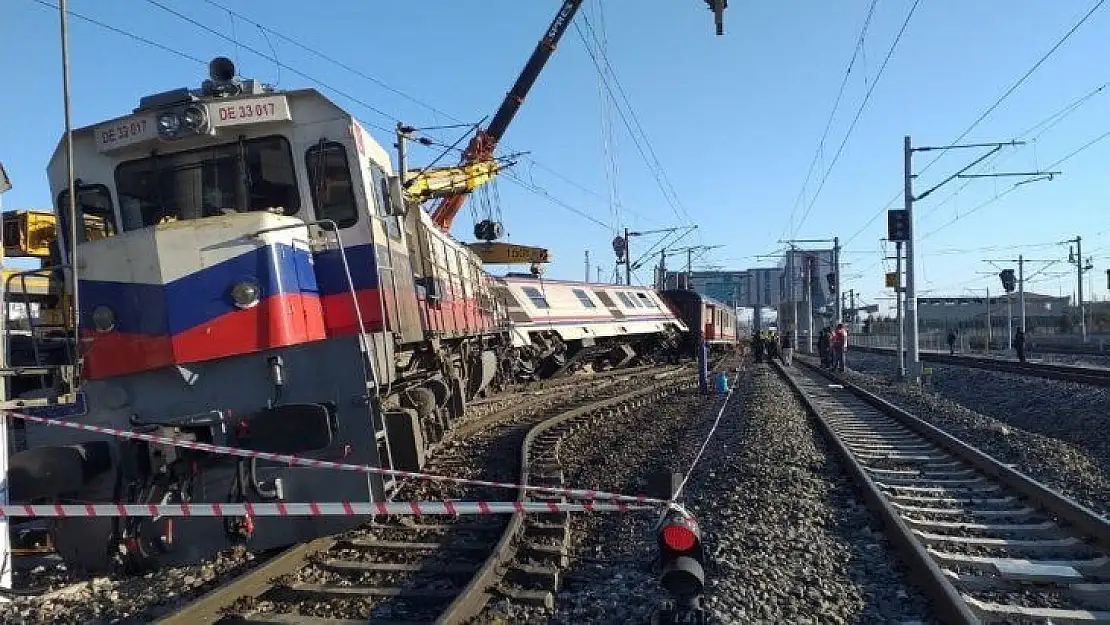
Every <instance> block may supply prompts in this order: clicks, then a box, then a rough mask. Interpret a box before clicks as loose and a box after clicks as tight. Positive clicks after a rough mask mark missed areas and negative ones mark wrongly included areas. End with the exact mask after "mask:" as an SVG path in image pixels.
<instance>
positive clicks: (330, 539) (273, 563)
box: [155, 367, 694, 625]
mask: <svg viewBox="0 0 1110 625" xmlns="http://www.w3.org/2000/svg"><path fill="white" fill-rule="evenodd" d="M683 369H685V368H684V367H671V368H667V369H665V370H663V371H661V372H657V373H655V374H654V375H652V376H650V377H653V378H655V379H656V380H658V381H657V382H655V383H654V384H651V385H649V386H647V387H644V388H639V389H636V390H633V391H630V392H626V393H622V394H620V395H617V396H616V397H612V398H608V399H603V400H599V401H593V402H590V403H588V404H585V405H581V406H578V407H575V408H570V409H568V410H565V411H561V412H560V413H559V414H558V415H556V416H554V417H550V418H548V419H545V420H544V421H541V422H540V423H538V424H536V425H535V426H533V427H532V428H531V429H530V430H529V431H528V433H527V434H526V436H525V442H524V445H523V447H522V450H521V462H522V464H521V469H520V470H521V476H522V479H521V480H520V483H521V484H527V483H528V481H527V480H528V459H529V457H530V456H529V454H530V449H531V448H532V447H533V444H534V441H535V439H536V438H537V437H539V436H540V435H542V434H543V433H544V432H547V431H548V430H550V429H551V428H554V427H557V426H558V425H560V424H562V423H565V422H567V421H571V420H574V419H581V418H582V417H583V416H588V415H591V414H595V413H597V412H598V411H604V410H607V409H610V408H612V407H615V406H619V405H621V404H625V403H628V402H630V401H634V400H636V399H637V398H641V397H645V396H649V395H650V394H651V393H653V392H659V391H660V390H662V389H667V388H679V387H684V386H690V385H692V384H694V382H693V381H692V378H690V379H687V377H686V376H684V377H682V378H678V377H677V376H676V375H674V374H675V373H681V372H682V371H683ZM622 372H623V373H629V374H632V375H635V372H633V371H631V370H624V371H622ZM639 373H641V375H642V373H643V372H642V371H640V372H639ZM616 375H618V374H617V373H616V372H614V376H616ZM606 377H612V376H606ZM644 377H648V376H644ZM589 379H590V380H592V379H593V377H592V376H590V378H589ZM558 388H561V387H556V390H557V389H558ZM552 399H553V398H552V397H551V396H550V395H544V396H538V397H534V398H530V399H529V400H527V401H525V402H518V403H516V404H514V405H513V406H510V407H508V408H506V409H503V410H499V411H497V412H495V413H493V414H491V415H487V416H485V417H481V418H478V419H475V420H474V421H473V422H468V423H467V424H465V428H466V430H465V431H463V432H460V434H461V435H462V436H466V435H469V434H474V433H476V432H478V431H480V430H481V429H483V427H484V426H486V425H490V424H492V423H493V422H495V421H497V420H498V419H502V418H505V417H506V416H507V415H512V414H519V413H521V412H524V411H528V410H530V409H533V408H537V407H539V406H541V404H543V403H545V402H549V401H551V400H552ZM457 438H458V435H456V439H457ZM526 493H527V491H518V496H517V500H518V501H523V500H524V499H525V498H526ZM523 522H524V515H522V514H514V515H512V516H511V517H510V519H509V521H508V522H507V523H506V527H505V528H504V530H503V531H502V533H501V535H500V539H499V541H498V542H497V545H496V547H494V550H493V552H492V553H491V554H490V556H488V558H487V559H486V561H485V562H484V563H483V565H482V567H481V568H480V569H479V570H478V572H477V573H476V574H475V575H474V576H473V577H472V578H471V581H470V583H468V584H467V586H466V587H464V588H463V590H462V591H461V592H460V594H459V595H457V596H456V597H455V599H454V600H453V601H452V602H451V604H450V605H448V606H447V609H446V610H444V612H443V613H442V616H440V618H439V619H438V620H437V621H436V622H437V623H459V622H462V621H463V620H465V619H466V618H470V617H473V616H475V615H477V614H478V613H480V612H481V610H482V609H484V607H485V605H486V603H487V602H488V600H489V598H490V597H491V594H490V593H491V591H492V592H495V591H496V589H495V588H494V586H495V585H496V584H497V582H498V581H499V580H500V578H501V576H502V575H503V574H504V573H505V572H506V571H505V567H504V565H505V564H506V563H508V562H510V561H511V560H512V558H513V556H515V554H516V551H517V548H518V546H519V545H518V544H517V543H516V541H515V540H514V538H515V537H517V536H518V535H519V533H520V530H521V527H522V525H523ZM341 543H343V539H342V538H340V537H339V536H326V537H321V538H318V539H316V540H313V541H310V542H308V543H303V544H299V545H295V546H293V547H290V548H288V549H286V550H284V551H282V552H280V553H279V554H278V555H276V556H274V557H273V558H271V559H270V560H268V561H266V562H265V563H263V564H261V565H259V566H258V567H256V568H254V569H251V570H249V571H247V572H244V573H241V574H240V575H238V576H236V577H234V578H232V579H230V580H229V581H228V582H227V583H226V584H224V585H222V586H220V587H218V588H216V589H214V590H212V591H209V592H208V593H207V594H205V595H203V596H201V597H200V598H198V599H195V600H193V601H192V602H191V603H189V604H187V605H186V606H184V607H183V608H181V609H180V610H179V611H177V612H176V613H175V614H173V615H169V616H166V617H163V618H161V619H160V620H157V621H155V622H156V623H158V624H160V625H179V624H180V625H185V624H194V623H196V624H202V625H208V624H213V623H217V622H220V621H221V620H222V619H225V618H233V619H234V618H235V617H234V614H235V610H234V609H231V610H230V611H229V608H232V606H233V604H235V603H238V602H241V601H242V600H244V599H246V600H251V599H257V598H260V597H261V596H262V595H264V594H267V593H269V592H271V591H273V590H276V589H277V585H276V584H275V582H274V580H275V578H279V577H281V576H285V575H290V574H295V573H297V572H298V571H300V570H302V569H303V568H304V567H306V566H308V565H309V564H310V562H311V559H312V557H313V555H314V554H319V553H322V552H326V551H327V550H328V549H330V548H332V547H333V546H337V545H340V544H341ZM268 616H270V615H258V618H263V619H265V618H267V617H268ZM273 616H274V617H281V616H282V615H279V614H274V615H273ZM240 618H242V617H240ZM306 618H307V617H306ZM250 620H252V621H254V620H256V619H250ZM315 620H317V621H319V622H321V623H324V622H332V620H330V619H315ZM291 622H294V621H291ZM334 622H335V623H339V622H340V620H335V621H334Z"/></svg>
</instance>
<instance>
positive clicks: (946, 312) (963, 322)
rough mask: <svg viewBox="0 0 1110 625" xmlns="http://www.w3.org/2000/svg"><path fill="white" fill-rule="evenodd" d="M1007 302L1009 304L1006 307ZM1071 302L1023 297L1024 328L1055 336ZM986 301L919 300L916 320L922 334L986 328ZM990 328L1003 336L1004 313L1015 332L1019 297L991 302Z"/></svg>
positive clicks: (970, 299) (999, 298)
mask: <svg viewBox="0 0 1110 625" xmlns="http://www.w3.org/2000/svg"><path fill="white" fill-rule="evenodd" d="M1007 302H1009V304H1007ZM1070 305H1071V298H1068V297H1054V296H1052V295H1040V294H1038V293H1026V294H1025V327H1026V328H1032V329H1034V331H1038V332H1055V329H1056V327H1057V326H1058V325H1059V322H1060V317H1061V316H1062V315H1064V314H1065V313H1066V312H1067V310H1068V306H1070ZM987 306H988V304H987V301H986V298H985V297H919V298H917V319H918V323H919V324H920V327H921V329H922V330H959V329H975V328H980V329H981V328H985V327H986V325H985V321H986V317H987ZM989 306H990V316H991V327H992V328H994V329H995V330H996V331H997V330H1001V331H1002V332H1003V333H1005V331H1006V328H1007V325H1006V315H1007V311H1009V314H1010V315H1012V316H1013V327H1014V328H1015V329H1016V328H1017V327H1018V324H1019V323H1020V319H1021V309H1020V308H1019V307H1018V294H1017V293H1013V294H1011V295H1010V296H1009V298H1007V297H1006V296H1001V297H992V298H990V304H989Z"/></svg>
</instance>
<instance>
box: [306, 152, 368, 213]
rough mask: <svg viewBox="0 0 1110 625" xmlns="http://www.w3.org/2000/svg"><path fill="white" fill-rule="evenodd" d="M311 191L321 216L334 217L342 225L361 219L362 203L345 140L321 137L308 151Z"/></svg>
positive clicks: (307, 161) (317, 211) (313, 202)
mask: <svg viewBox="0 0 1110 625" xmlns="http://www.w3.org/2000/svg"><path fill="white" fill-rule="evenodd" d="M305 167H307V169H308V184H309V192H310V193H311V194H312V204H313V205H314V206H315V207H316V218H317V219H331V220H332V221H334V222H335V223H336V225H338V226H339V227H340V228H349V227H351V226H353V225H355V224H356V223H358V204H357V203H356V202H355V189H354V184H353V182H352V180H351V168H350V165H349V164H348V162H347V150H346V149H344V147H343V145H342V144H339V143H335V142H332V141H320V142H319V143H317V144H316V145H314V146H312V147H311V148H309V149H308V150H307V151H306V152H305Z"/></svg>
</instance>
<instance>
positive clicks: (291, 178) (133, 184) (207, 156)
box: [116, 136, 301, 230]
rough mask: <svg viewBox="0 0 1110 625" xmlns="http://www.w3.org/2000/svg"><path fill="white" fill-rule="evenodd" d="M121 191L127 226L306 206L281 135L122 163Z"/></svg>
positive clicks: (118, 184) (282, 211)
mask: <svg viewBox="0 0 1110 625" xmlns="http://www.w3.org/2000/svg"><path fill="white" fill-rule="evenodd" d="M116 191H117V193H118V194H119V203H120V213H121V215H122V217H123V229H124V230H137V229H139V228H145V227H147V226H153V225H155V224H159V223H163V222H165V221H175V220H188V219H201V218H204V217H214V216H217V215H222V214H228V213H238V212H251V211H270V212H275V213H280V214H284V215H293V214H295V213H296V212H297V211H298V210H299V209H300V207H301V199H300V198H301V196H300V193H299V192H298V191H297V182H296V177H295V175H294V171H293V153H292V151H291V150H290V148H289V142H288V141H287V140H286V139H285V138H284V137H276V136H275V137H263V138H260V139H244V138H240V139H239V140H238V141H235V142H232V143H225V144H223V145H214V146H206V147H203V148H198V149H195V150H187V151H185V152H175V153H172V154H158V153H154V154H152V155H151V156H149V157H147V158H142V159H138V160H134V161H127V162H125V163H120V165H119V166H118V167H116Z"/></svg>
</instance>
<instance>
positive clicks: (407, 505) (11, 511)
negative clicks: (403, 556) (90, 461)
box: [0, 501, 655, 518]
mask: <svg viewBox="0 0 1110 625" xmlns="http://www.w3.org/2000/svg"><path fill="white" fill-rule="evenodd" d="M653 508H655V506H643V505H634V504H624V503H619V504H611V503H598V504H595V503H589V502H587V503H559V502H519V501H457V502H452V501H409V502H379V503H374V502H310V503H190V504H122V503H121V504H115V503H89V504H42V505H30V504H27V505H6V506H0V518H4V517H55V518H67V517H85V518H89V517H223V516H252V517H261V516H277V517H320V516H372V515H389V514H392V515H406V516H464V515H466V516H472V515H487V514H514V513H521V514H542V513H550V512H629V511H633V510H650V509H653Z"/></svg>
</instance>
